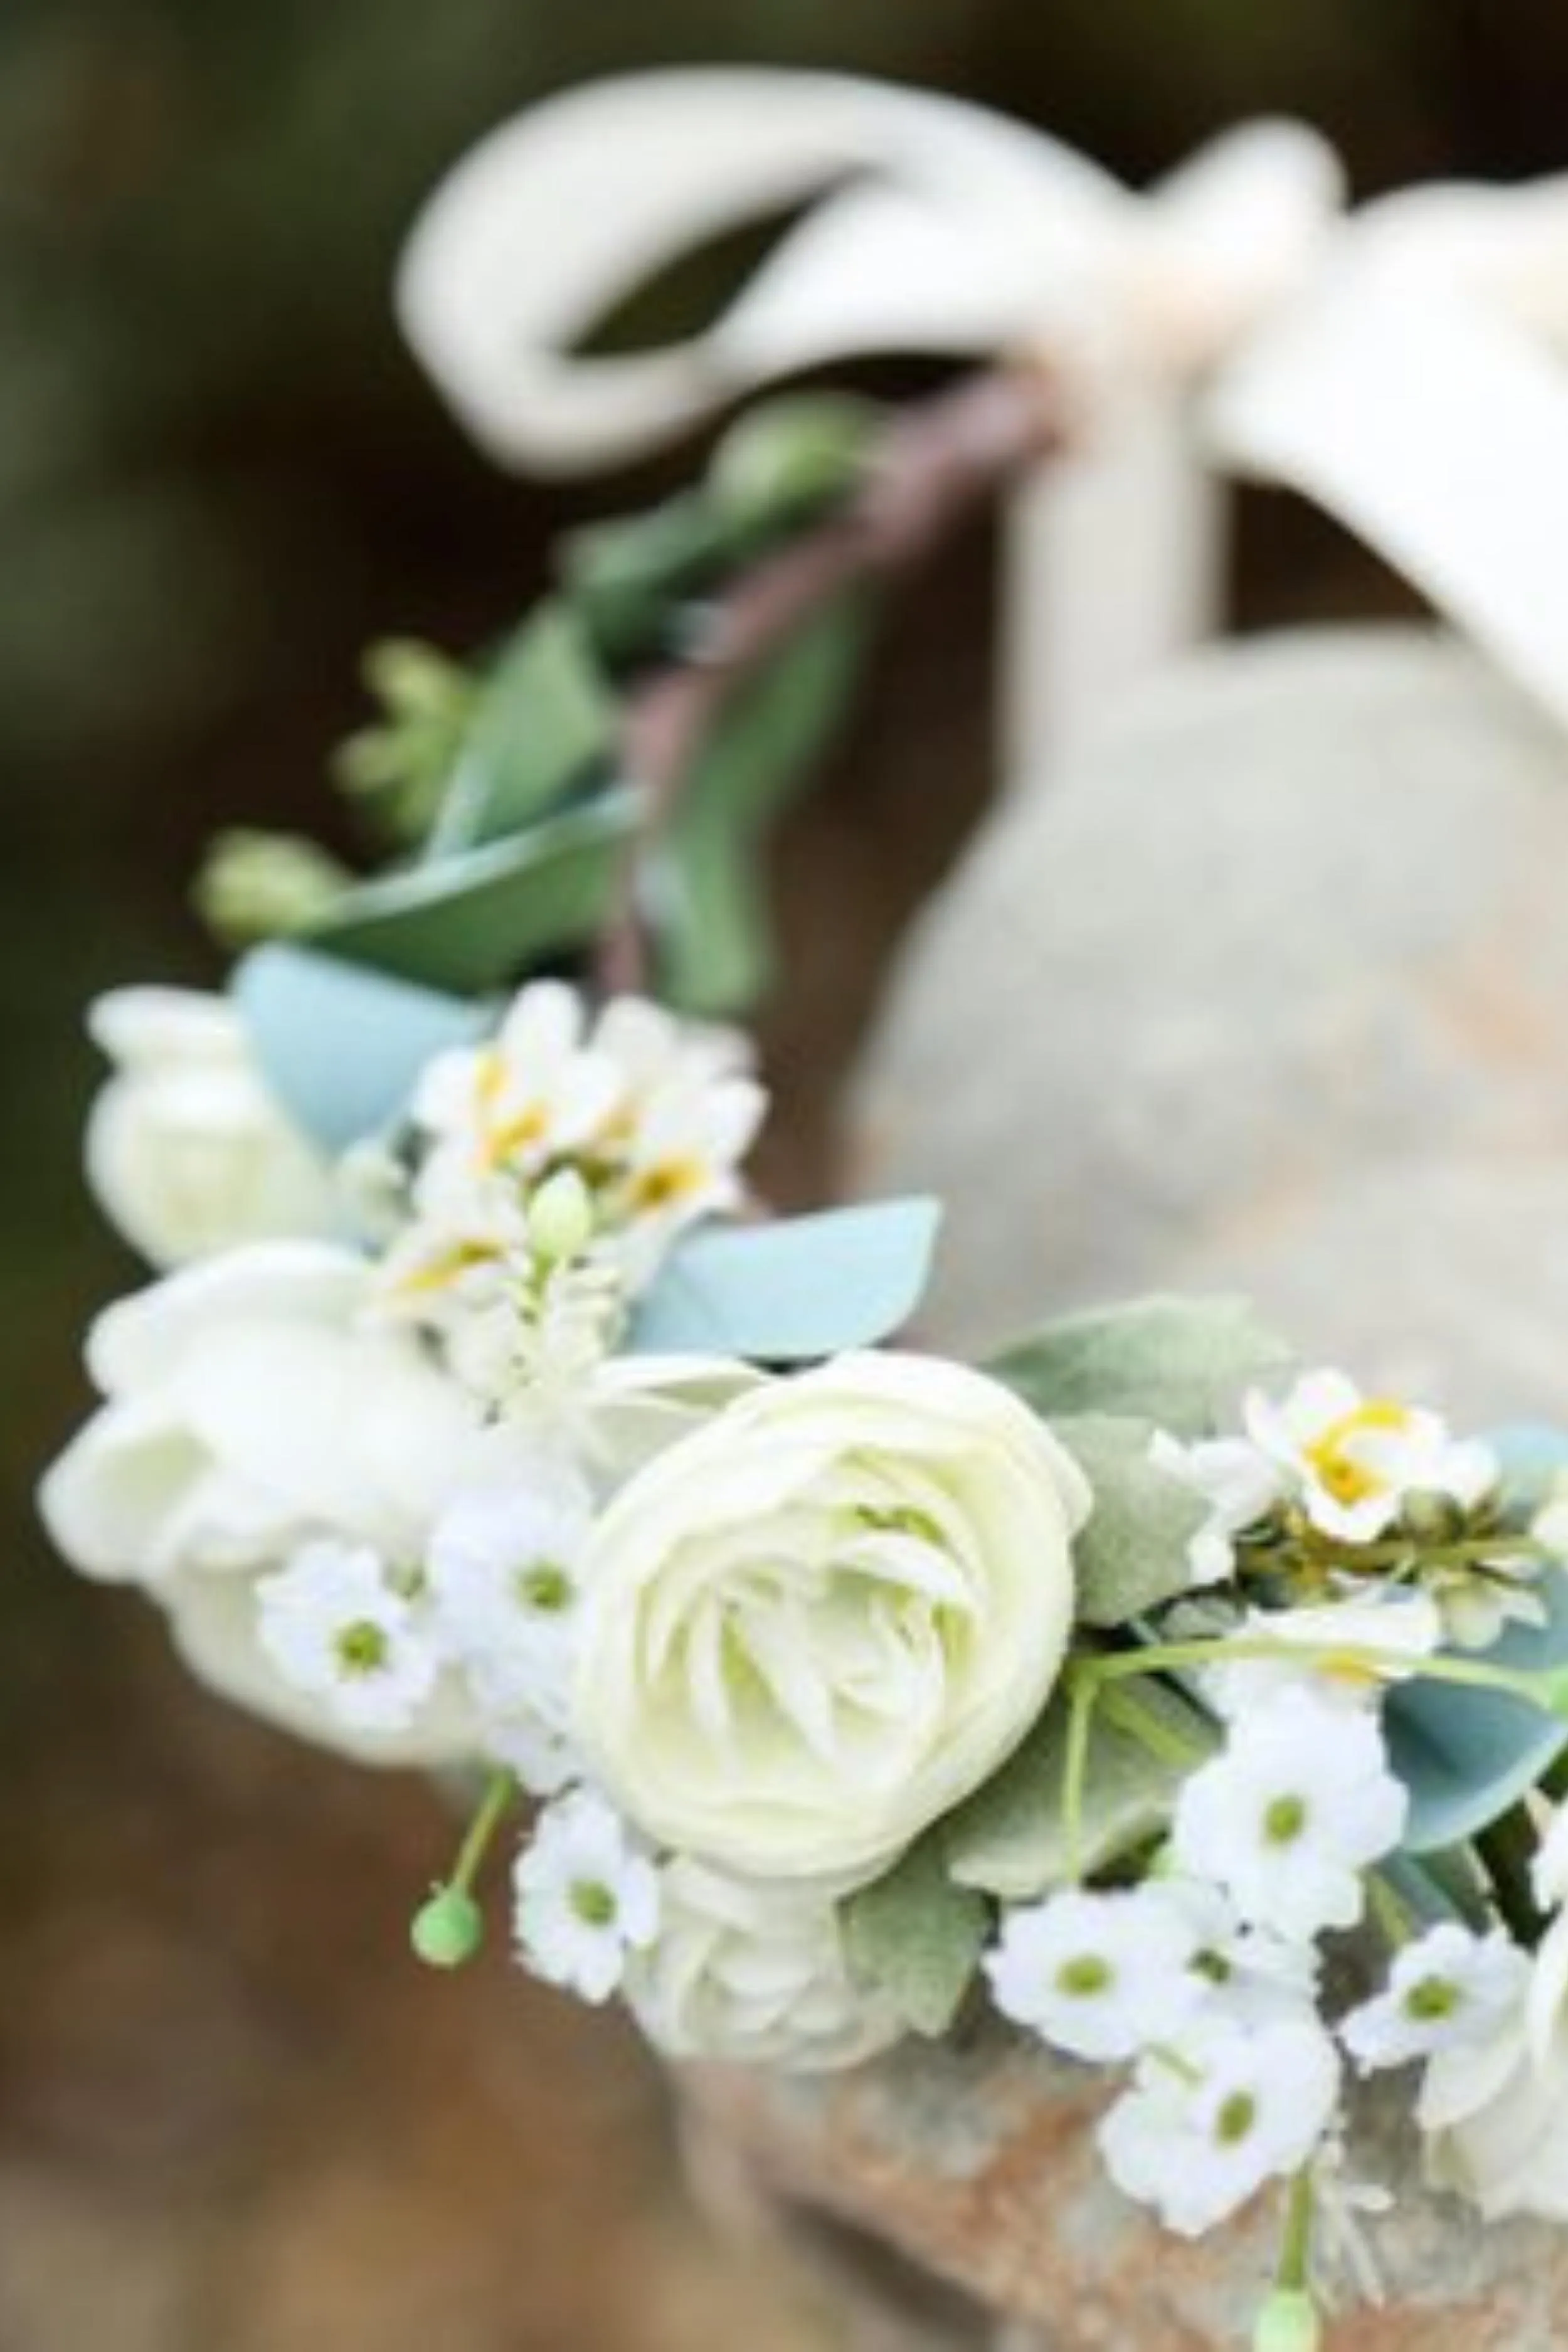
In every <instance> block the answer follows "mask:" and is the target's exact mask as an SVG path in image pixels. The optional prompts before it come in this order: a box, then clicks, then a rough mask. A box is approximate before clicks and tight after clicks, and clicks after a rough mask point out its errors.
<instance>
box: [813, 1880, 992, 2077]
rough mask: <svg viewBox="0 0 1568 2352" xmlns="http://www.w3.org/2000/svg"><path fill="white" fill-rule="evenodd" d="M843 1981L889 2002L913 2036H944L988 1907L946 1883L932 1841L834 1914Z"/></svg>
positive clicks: (984, 1929) (976, 1959) (980, 1947)
mask: <svg viewBox="0 0 1568 2352" xmlns="http://www.w3.org/2000/svg"><path fill="white" fill-rule="evenodd" d="M838 1916H839V1922H840V1926H841V1928H842V1932H843V1936H844V1950H845V1957H846V1958H847V1961H848V1964H849V1970H850V1974H851V1975H852V1976H853V1977H854V1978H855V1979H856V1980H857V1982H858V1983H859V1984H861V1985H864V1986H865V1987H866V1988H867V1990H875V1991H877V1992H879V1993H881V1994H883V1995H884V1996H885V1997H886V1998H887V1999H888V2000H890V2001H891V2002H892V2004H893V2006H894V2008H895V2009H896V2010H897V2011H898V2012H899V2014H900V2017H902V2018H903V2020H904V2021H905V2023H906V2024H907V2025H908V2026H909V2027H910V2030H911V2031H912V2032H916V2033H924V2034H929V2035H931V2037H933V2038H934V2037H935V2036H937V2035H939V2034H942V2033H945V2032H947V2030H948V2028H949V2026H950V2025H951V2024H952V2021H953V2019H954V2018H955V2017H956V2016H957V2015H958V2012H959V2010H960V2009H961V2008H962V2006H963V1997H964V1995H965V1993H966V1992H967V1991H968V1990H969V1987H970V1984H971V1982H972V1981H973V1976H974V1971H975V1969H977V1968H978V1966H979V1964H980V1955H981V1953H982V1952H983V1951H984V1948H985V1942H986V1938H987V1937H988V1936H989V1934H990V1932H991V1906H990V1905H989V1904H988V1903H987V1902H986V1901H985V1899H984V1895H979V1894H976V1893H975V1892H974V1891H973V1888H970V1887H965V1886H958V1885H954V1883H953V1881H952V1879H951V1878H950V1877H949V1875H948V1871H947V1864H946V1860H945V1857H944V1854H943V1850H942V1841H941V1838H940V1836H939V1835H932V1836H929V1837H925V1838H922V1839H921V1842H920V1843H919V1844H918V1845H916V1846H912V1847H911V1848H910V1852H909V1853H907V1854H905V1856H904V1858H903V1860H902V1861H901V1862H900V1864H898V1865H897V1867H896V1868H895V1869H893V1870H890V1871H889V1873H888V1875H887V1876H886V1877H885V1878H879V1879H878V1880H877V1881H876V1882H875V1884H874V1885H870V1886H866V1887H862V1888H861V1889H860V1890H859V1892H858V1894H855V1895H850V1896H849V1897H848V1899H847V1902H846V1903H845V1904H844V1905H843V1906H841V1908H840V1911H839V1915H838Z"/></svg>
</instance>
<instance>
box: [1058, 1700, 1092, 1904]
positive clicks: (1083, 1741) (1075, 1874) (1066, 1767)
mask: <svg viewBox="0 0 1568 2352" xmlns="http://www.w3.org/2000/svg"><path fill="white" fill-rule="evenodd" d="M1099 1698H1100V1691H1099V1689H1098V1687H1097V1686H1096V1685H1095V1684H1093V1683H1091V1682H1087V1681H1075V1682H1074V1683H1073V1685H1072V1687H1071V1690H1070V1691H1069V1693H1068V1732H1067V1756H1066V1759H1065V1760H1064V1762H1063V1765H1062V1842H1063V1843H1064V1845H1065V1846H1066V1848H1067V1863H1068V1883H1069V1884H1070V1885H1074V1886H1077V1885H1079V1883H1080V1882H1081V1880H1082V1877H1083V1793H1084V1789H1085V1787H1086V1785H1087V1783H1088V1780H1089V1733H1090V1731H1091V1730H1092V1729H1093V1726H1094V1710H1095V1706H1096V1705H1097V1703H1098V1701H1099Z"/></svg>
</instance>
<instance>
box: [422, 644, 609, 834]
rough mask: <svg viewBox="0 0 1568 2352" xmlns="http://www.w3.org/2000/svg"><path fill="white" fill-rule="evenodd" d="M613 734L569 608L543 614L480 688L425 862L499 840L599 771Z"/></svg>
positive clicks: (588, 648)
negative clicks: (597, 768)
mask: <svg viewBox="0 0 1568 2352" xmlns="http://www.w3.org/2000/svg"><path fill="white" fill-rule="evenodd" d="M617 730H618V718H617V712H616V702H615V698H614V697H613V696H612V694H611V692H610V689H609V687H608V685H607V684H606V682H605V677H604V673H603V672H602V670H601V669H600V667H599V664H598V661H597V659H596V657H595V652H594V648H593V646H592V645H591V644H590V642H589V639H588V635H587V632H586V630H585V629H584V625H583V623H582V622H581V620H580V619H579V618H578V617H577V615H576V614H574V612H573V611H572V609H571V607H570V606H569V605H567V604H562V603H560V602H551V603H548V604H542V605H541V606H540V607H539V609H538V611H537V612H535V613H534V614H531V616H530V618H529V619H528V620H527V621H526V622H524V624H523V625H522V627H521V629H520V630H518V632H517V634H516V635H514V636H513V637H512V638H511V639H510V641H509V643H508V644H507V645H506V646H503V648H502V650H501V652H500V655H499V656H497V658H496V660H495V661H494V662H493V664H492V665H491V667H489V670H488V671H487V672H486V674H485V676H484V677H483V679H482V681H481V683H480V685H479V692H478V697H477V699H476V702H475V705H474V710H473V715H472V717H471V718H470V719H469V721H468V727H467V729H466V730H465V732H464V735H463V740H462V745H461V748H460V750H459V751H458V763H457V767H456V770H455V772H454V773H453V776H452V780H451V782H450V783H449V784H448V786H447V792H446V795H445V798H444V800H443V803H442V807H441V812H440V814H439V815H438V817H437V820H436V824H435V826H434V828H433V830H432V833H431V836H430V841H429V845H428V849H427V852H426V854H427V856H431V857H433V858H442V857H447V856H450V855H451V854H452V853H453V852H454V851H458V850H463V849H477V848H479V847H480V846H481V845H483V844H484V843H486V842H488V841H502V840H505V839H507V838H508V836H509V835H512V834H514V833H516V832H517V831H518V830H519V828H520V827H521V826H522V825H525V824H529V823H530V822H531V820H532V819H533V818H535V817H537V816H539V815H541V814H542V813H543V812H544V811H545V810H546V809H549V808H551V807H552V806H553V805H554V804H555V803H557V802H558V801H560V800H561V799H562V798H563V796H564V795H565V794H566V793H569V792H571V791H572V790H573V788H574V786H575V785H577V784H580V783H582V782H584V780H585V779H586V778H588V777H589V776H591V775H592V774H593V772H594V771H595V768H596V767H607V766H608V764H609V762H610V761H612V760H613V758H614V756H615V751H616V736H617Z"/></svg>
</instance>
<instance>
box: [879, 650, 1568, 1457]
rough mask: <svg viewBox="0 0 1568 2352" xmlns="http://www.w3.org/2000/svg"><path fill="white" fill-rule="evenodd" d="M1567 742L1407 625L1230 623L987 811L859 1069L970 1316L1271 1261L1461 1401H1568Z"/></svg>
mask: <svg viewBox="0 0 1568 2352" xmlns="http://www.w3.org/2000/svg"><path fill="white" fill-rule="evenodd" d="M1565 874H1568V750H1565V748H1564V746H1563V742H1562V740H1561V739H1560V738H1559V737H1556V736H1554V735H1553V734H1552V732H1551V731H1550V730H1549V729H1548V728H1547V727H1546V726H1545V724H1544V723H1543V722H1542V721H1541V720H1539V719H1537V718H1536V717H1535V715H1534V713H1533V711H1532V710H1531V709H1530V708H1529V706H1528V705H1526V704H1525V703H1524V702H1523V701H1522V700H1521V698H1519V697H1518V696H1517V695H1516V694H1515V693H1514V692H1513V691H1512V689H1510V688H1508V687H1507V686H1505V685H1504V684H1503V682H1502V681H1501V680H1500V679H1499V678H1497V677H1495V676H1494V675H1493V674H1491V673H1490V672H1489V670H1488V669H1487V668H1486V667H1484V666H1483V665H1482V664H1481V663H1480V662H1479V660H1478V659H1476V658H1475V657H1473V656H1469V655H1468V654H1466V653H1464V652H1463V651H1461V650H1460V649H1459V648H1458V646H1455V645H1453V644H1452V643H1451V642H1449V641H1447V640H1445V639H1443V638H1441V637H1439V636H1437V635H1436V634H1434V633H1428V632H1424V631H1419V630H1415V629H1411V628H1387V629H1381V630H1379V629H1363V630H1357V631H1354V632H1351V631H1323V632H1316V633H1312V634H1310V635H1309V634H1303V635H1297V636H1289V637H1281V638H1275V639H1266V640H1259V641H1257V642H1255V643H1254V644H1252V645H1250V646H1241V647H1239V648H1229V649H1221V650H1217V651H1215V652H1214V653H1212V654H1210V655H1207V656H1204V657H1202V658H1200V659H1197V660H1194V662H1193V663H1192V664H1191V665H1190V666H1188V667H1185V668H1184V669H1183V670H1182V671H1180V672H1178V673H1175V674H1173V675H1172V676H1171V677H1170V678H1169V679H1168V681H1167V682H1166V683H1164V684H1163V686H1162V687H1160V688H1154V689H1152V690H1151V691H1149V692H1148V694H1147V695H1146V696H1145V697H1143V698H1140V699H1139V701H1138V702H1137V703H1136V704H1135V705H1134V706H1132V707H1131V708H1129V709H1128V710H1127V711H1126V712H1125V713H1123V714H1121V715H1120V716H1119V717H1118V718H1117V719H1114V720H1113V722H1112V723H1110V725H1108V726H1107V727H1106V728H1105V730H1103V732H1102V733H1101V734H1100V737H1099V738H1098V739H1097V740H1096V742H1095V743H1094V745H1093V746H1091V747H1089V748H1088V749H1087V750H1086V751H1085V753H1084V754H1083V755H1082V756H1081V757H1080V759H1079V762H1078V764H1077V765H1076V767H1075V768H1074V770H1073V771H1072V772H1069V773H1068V774H1066V775H1064V776H1062V777H1061V778H1060V779H1059V780H1058V781H1057V782H1056V784H1055V786H1054V788H1053V789H1051V790H1048V791H1045V792H1041V793H1033V794H1031V793H1024V794H1022V795H1020V796H1019V797H1018V798H1016V800H1015V801H1014V802H1013V803H1011V804H1010V806H1008V807H1007V808H1005V810H1004V811H1003V812H1002V814H1000V815H999V816H998V817H997V819H996V820H994V823H993V824H991V825H990V826H989V827H988V828H987V829H986V830H985V831H984V833H983V835H982V836H981V838H980V840H979V842H978V843H977V845H976V846H975V848H974V849H973V852H972V853H971V855H970V856H969V857H968V858H967V860H966V861H965V862H964V864H963V866H961V868H960V870H959V872H958V873H957V874H956V876H955V877H953V879H952V881H951V883H950V884H949V885H948V887H947V888H946V889H945V890H944V891H942V893H940V894H939V896H938V897H937V898H935V900H934V901H933V902H932V905H931V909H930V911H929V912H928V913H927V914H926V916H925V917H924V918H923V919H922V920H921V923H920V925H919V927H918V928H917V929H916V931H915V933H914V935H913V938H912V940H911V942H910V945H909V946H908V948H907V949H906V951H905V953H904V956H903V959H902V962H901V965H900V969H899V971H897V973H896V975H895V979H894V982H893V984H892V987H891V990H890V992H889V1002H888V1009H887V1012H886V1014H885V1016H884V1018H883V1021H882V1024H881V1026H880V1030H879V1034H877V1036H876V1037H875V1039H874V1041H873V1043H872V1045H871V1047H870V1050H869V1052H868V1055H867V1056H866V1058H865V1062H864V1066H863V1076H862V1079H861V1083H860V1086H859V1089H858V1102H857V1108H856V1113H855V1120H854V1161H855V1172H856V1178H857V1181H858V1183H859V1184H860V1185H861V1186H862V1187H863V1188H864V1189H866V1190H868V1191H886V1190H888V1189H889V1188H901V1187H906V1186H910V1185H916V1184H926V1185H930V1186H931V1187H932V1188H933V1189H935V1190H936V1191H938V1192H941V1193H942V1194H943V1196H944V1197H945V1198H946V1199H947V1201H948V1202H949V1226H948V1231H947V1234H946V1238H945V1245H944V1250H943V1255H942V1265H941V1269H940V1273H939V1279H938V1284H937V1287H936V1290H935V1293H934V1295H933V1297H932V1299H931V1306H930V1313H929V1318H928V1328H929V1329H930V1332H931V1335H932V1336H933V1337H935V1338H939V1339H942V1341H943V1342H946V1343H952V1344H956V1345H958V1346H960V1347H963V1348H965V1349H969V1348H973V1347H976V1346H980V1345H984V1343H985V1342H986V1341H988V1340H991V1339H996V1338H998V1337H1003V1336H1006V1335H1007V1334H1009V1333H1010V1332H1012V1331H1014V1330H1016V1328H1017V1327H1018V1325H1019V1322H1020V1320H1021V1319H1024V1320H1026V1319H1027V1318H1030V1317H1031V1316H1037V1315H1040V1314H1043V1313H1046V1312H1048V1311H1050V1310H1052V1309H1054V1308H1057V1307H1062V1306H1068V1305H1074V1304H1077V1303H1079V1302H1081V1301H1089V1300H1103V1299H1105V1298H1108V1297H1117V1296H1121V1295H1125V1294H1129V1293H1131V1292H1136V1291H1140V1290H1147V1289H1151V1288H1154V1287H1161V1286H1171V1287H1181V1288H1189V1289H1190V1288H1194V1287H1201V1286H1216V1285H1224V1286H1239V1287H1242V1288H1246V1289H1247V1290H1249V1291H1252V1292H1253V1293H1254V1294H1255V1295H1256V1296H1257V1297H1258V1298H1259V1299H1260V1300H1261V1301H1262V1303H1263V1304H1264V1305H1265V1307H1268V1309H1270V1310H1271V1311H1273V1312H1275V1313H1276V1314H1277V1315H1278V1317H1279V1319H1280V1320H1281V1322H1282V1323H1284V1324H1285V1325H1287V1326H1288V1327H1289V1329H1290V1331H1291V1332H1292V1334H1294V1335H1296V1336H1298V1337H1299V1338H1300V1342H1301V1345H1302V1346H1303V1348H1304V1349H1306V1351H1307V1352H1309V1353H1311V1354H1321V1355H1324V1356H1326V1357H1330V1358H1336V1357H1337V1358H1341V1359H1343V1360H1345V1361H1346V1362H1348V1363H1352V1364H1354V1365H1358V1366H1360V1367H1362V1368H1363V1370H1365V1371H1366V1373H1367V1374H1368V1376H1369V1377H1374V1378H1378V1379H1384V1378H1386V1379H1395V1380H1398V1381H1400V1382H1401V1383H1403V1384H1405V1385H1409V1384H1414V1385H1415V1386H1417V1387H1419V1388H1422V1389H1425V1390H1427V1391H1431V1392H1433V1393H1434V1394H1435V1395H1436V1396H1439V1397H1441V1398H1443V1399H1445V1400H1447V1402H1448V1403H1449V1404H1450V1405H1451V1406H1452V1407H1453V1409H1454V1411H1455V1412H1456V1413H1458V1414H1464V1415H1484V1414H1486V1413H1488V1412H1495V1411H1499V1410H1501V1411H1507V1412H1520V1411H1521V1410H1523V1411H1531V1410H1538V1411H1541V1412H1552V1411H1553V1410H1557V1411H1561V1412H1568V1346H1563V1345H1562V1344H1561V1343H1560V1340H1559V1336H1558V1335H1559V1334H1560V1333H1562V1332H1563V1330H1564V1329H1565V1328H1568V923H1565V922H1564V921H1563V919H1562V911H1561V902H1562V899H1563V876H1564V875H1565Z"/></svg>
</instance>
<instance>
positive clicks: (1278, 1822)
mask: <svg viewBox="0 0 1568 2352" xmlns="http://www.w3.org/2000/svg"><path fill="white" fill-rule="evenodd" d="M1306 1826H1307V1807H1306V1803H1305V1801H1304V1800H1303V1799H1302V1798H1300V1797H1276V1798H1275V1800H1274V1801H1273V1803H1272V1804H1271V1805H1270V1806H1269V1808H1268V1811H1267V1812H1266V1813H1265V1814H1264V1816H1263V1834H1264V1836H1265V1837H1266V1838H1267V1839H1268V1843H1269V1844H1270V1845H1294V1844H1295V1843H1296V1841H1297V1839H1298V1838H1299V1837H1300V1834H1301V1832H1302V1831H1303V1830H1304V1829H1305V1828H1306Z"/></svg>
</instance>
